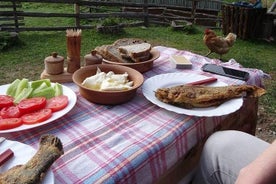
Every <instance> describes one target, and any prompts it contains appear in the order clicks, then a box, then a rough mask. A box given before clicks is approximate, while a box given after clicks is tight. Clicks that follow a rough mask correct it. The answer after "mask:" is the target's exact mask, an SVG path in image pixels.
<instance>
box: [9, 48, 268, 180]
mask: <svg viewBox="0 0 276 184" xmlns="http://www.w3.org/2000/svg"><path fill="white" fill-rule="evenodd" d="M155 48H156V49H158V50H159V51H160V57H159V58H158V59H157V60H156V61H155V62H154V66H153V69H152V70H151V71H148V72H146V73H144V77H145V80H146V79H147V78H149V77H152V76H154V75H157V74H161V73H168V72H193V73H197V74H204V75H210V76H211V74H207V73H204V72H202V71H201V69H200V67H201V66H202V65H203V64H204V63H220V61H219V60H212V59H209V58H206V57H203V56H200V55H196V54H194V53H191V52H188V51H180V50H176V49H174V48H167V47H162V46H158V47H155ZM173 54H180V55H184V56H186V57H187V58H188V59H189V60H190V61H191V62H192V63H193V68H192V69H191V70H183V69H182V70H180V69H175V68H172V67H171V64H170V62H169V56H170V55H173ZM221 64H223V65H227V66H230V67H234V68H237V67H238V68H241V69H244V70H246V71H248V72H249V73H250V79H249V80H248V83H249V84H253V85H258V86H262V82H261V79H262V77H263V76H264V73H263V72H262V71H260V70H256V69H247V68H242V67H241V66H240V65H239V64H238V63H237V62H235V61H234V60H230V61H229V62H227V63H221ZM216 77H217V78H218V80H221V81H223V82H225V83H227V84H243V83H244V81H240V80H236V79H230V78H227V77H222V76H216ZM64 85H66V86H68V87H70V88H71V89H72V90H73V91H74V92H75V93H76V94H77V103H76V105H75V107H74V108H73V109H72V110H71V111H70V112H69V113H68V114H66V115H65V116H63V117H61V118H60V119H58V120H56V121H54V122H52V123H49V124H47V125H44V126H41V127H38V128H34V129H30V130H26V131H21V132H15V133H9V134H7V135H5V137H6V138H8V139H10V140H16V141H19V142H22V143H25V144H28V145H31V146H32V147H34V148H36V149H37V147H38V140H39V138H40V136H41V135H42V134H46V133H50V134H54V135H56V136H58V137H59V138H60V139H61V140H62V142H63V146H64V151H65V154H64V155H63V156H62V157H61V158H59V159H58V160H57V161H56V162H55V163H54V164H53V165H52V167H51V169H52V171H53V173H54V176H55V183H56V184H60V183H62V184H63V183H66V184H70V183H72V184H76V183H131V184H133V183H143V184H146V183H153V182H156V181H157V180H158V178H160V177H161V176H162V175H163V174H164V173H166V172H167V171H168V170H169V169H170V168H171V167H172V166H173V165H174V164H176V162H177V161H178V160H179V159H180V158H181V157H183V156H184V155H185V154H186V153H187V152H188V151H189V150H190V149H191V148H192V147H193V146H195V145H196V144H197V143H198V142H200V141H202V138H203V137H205V136H206V135H209V134H210V133H212V132H213V131H214V128H215V127H216V126H217V125H218V124H220V122H221V120H222V119H224V118H225V116H223V117H211V118H206V117H193V116H186V115H181V114H176V113H174V112H169V111H167V110H165V109H162V108H160V107H158V106H156V105H154V104H152V103H151V102H149V101H148V100H146V98H145V97H144V96H143V94H142V91H141V89H139V90H138V93H137V95H136V97H135V98H134V99H133V100H131V101H129V102H128V103H125V104H122V105H116V106H106V105H96V104H93V103H90V102H88V101H86V100H85V99H84V98H82V97H81V96H80V94H79V92H78V88H77V86H76V85H75V84H73V83H66V84H64Z"/></svg>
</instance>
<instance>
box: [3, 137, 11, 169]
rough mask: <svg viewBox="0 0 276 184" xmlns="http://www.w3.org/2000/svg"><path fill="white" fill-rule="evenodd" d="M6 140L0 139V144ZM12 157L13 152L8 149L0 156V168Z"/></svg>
mask: <svg viewBox="0 0 276 184" xmlns="http://www.w3.org/2000/svg"><path fill="white" fill-rule="evenodd" d="M5 140H6V139H5V138H4V137H0V144H1V143H2V142H4V141H5ZM13 155H14V153H13V151H12V150H11V149H10V148H8V149H7V150H5V151H4V152H3V153H1V154H0V166H2V165H3V164H4V163H6V162H7V161H8V160H9V159H10V158H12V157H13Z"/></svg>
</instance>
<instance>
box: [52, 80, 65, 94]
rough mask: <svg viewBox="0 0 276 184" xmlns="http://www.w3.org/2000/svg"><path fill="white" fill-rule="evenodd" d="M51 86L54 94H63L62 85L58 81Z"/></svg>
mask: <svg viewBox="0 0 276 184" xmlns="http://www.w3.org/2000/svg"><path fill="white" fill-rule="evenodd" d="M53 88H54V89H55V96H60V95H63V87H62V85H61V84H59V83H55V84H54V86H53Z"/></svg>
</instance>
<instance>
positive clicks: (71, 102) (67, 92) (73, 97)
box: [0, 84, 77, 134]
mask: <svg viewBox="0 0 276 184" xmlns="http://www.w3.org/2000/svg"><path fill="white" fill-rule="evenodd" d="M8 86H9V84H5V85H2V86H0V94H2V95H3V94H6V90H7V88H8ZM62 87H63V94H64V95H66V96H68V99H69V103H68V105H67V106H66V107H65V108H64V109H62V110H61V111H57V112H54V113H53V115H52V117H51V118H49V119H48V120H46V121H43V122H41V123H37V124H33V125H21V126H20V127H17V128H12V129H8V130H0V134H1V133H8V132H17V131H22V130H28V129H31V128H35V127H39V126H42V125H45V124H48V123H50V122H52V121H54V120H56V119H58V118H60V117H62V116H64V115H65V114H67V113H68V112H69V111H70V110H71V109H72V108H73V107H74V106H75V104H76V102H77V96H76V94H75V93H74V91H72V90H71V89H70V88H68V87H66V86H63V85H62Z"/></svg>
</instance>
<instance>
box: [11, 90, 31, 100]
mask: <svg viewBox="0 0 276 184" xmlns="http://www.w3.org/2000/svg"><path fill="white" fill-rule="evenodd" d="M32 91H33V89H32V88H31V87H28V88H24V89H23V90H22V91H21V92H20V94H19V95H17V96H16V98H15V99H14V101H13V102H14V103H16V104H18V103H19V102H20V101H21V100H23V99H26V98H28V97H29V96H30V94H31V93H32Z"/></svg>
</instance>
